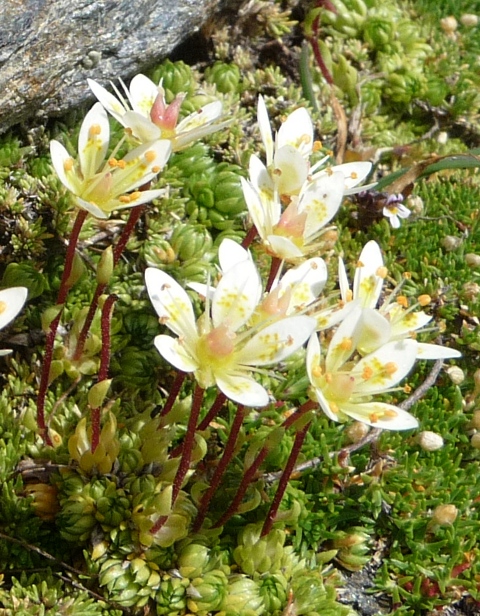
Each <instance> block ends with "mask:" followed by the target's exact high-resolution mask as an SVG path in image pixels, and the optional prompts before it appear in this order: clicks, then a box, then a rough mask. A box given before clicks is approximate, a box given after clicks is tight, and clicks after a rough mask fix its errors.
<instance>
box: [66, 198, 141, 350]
mask: <svg viewBox="0 0 480 616" xmlns="http://www.w3.org/2000/svg"><path fill="white" fill-rule="evenodd" d="M145 207H146V206H145V205H137V206H136V207H133V208H132V209H131V210H130V214H129V217H128V220H127V222H126V224H125V226H124V228H123V231H122V233H121V235H120V238H119V240H118V242H117V245H116V246H115V248H114V249H113V264H114V265H116V264H117V263H118V261H119V260H120V257H121V256H122V254H123V251H124V250H125V246H126V245H127V242H128V240H129V238H130V235H131V234H132V231H133V229H134V227H135V225H136V224H137V222H138V219H139V218H140V216H141V215H142V212H143V211H144V210H145ZM106 287H107V285H106V284H104V283H102V284H98V285H97V288H96V289H95V293H94V294H93V298H92V301H91V303H90V308H89V310H88V313H87V316H86V318H85V323H84V324H83V327H82V330H81V332H80V334H79V336H78V340H77V346H76V348H75V353H74V354H73V359H74V360H76V361H78V360H79V359H80V358H81V356H82V353H83V349H84V348H85V343H86V341H87V336H88V332H89V331H90V327H91V326H92V322H93V318H94V317H95V312H96V311H97V307H98V300H99V299H100V297H101V296H102V294H103V292H104V291H105V289H106Z"/></svg>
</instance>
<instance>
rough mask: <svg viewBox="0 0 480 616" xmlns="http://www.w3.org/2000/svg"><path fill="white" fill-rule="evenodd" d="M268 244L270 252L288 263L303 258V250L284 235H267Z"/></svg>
mask: <svg viewBox="0 0 480 616" xmlns="http://www.w3.org/2000/svg"><path fill="white" fill-rule="evenodd" d="M265 239H266V243H268V244H269V252H270V253H272V254H273V255H275V256H276V257H278V258H279V259H285V260H287V261H289V260H292V259H298V258H299V257H303V252H302V250H301V249H300V248H299V247H298V246H297V245H296V244H294V243H293V242H292V240H291V239H289V238H288V237H283V236H282V235H267V237H266V238H265Z"/></svg>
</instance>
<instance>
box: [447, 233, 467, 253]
mask: <svg viewBox="0 0 480 616" xmlns="http://www.w3.org/2000/svg"><path fill="white" fill-rule="evenodd" d="M462 242H463V240H462V238H461V237H456V236H455V235H446V236H445V237H444V238H443V239H442V246H443V247H444V248H445V250H446V251H447V252H453V251H454V250H457V248H459V247H460V246H461V245H462Z"/></svg>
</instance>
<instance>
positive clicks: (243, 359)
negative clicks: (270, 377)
mask: <svg viewBox="0 0 480 616" xmlns="http://www.w3.org/2000/svg"><path fill="white" fill-rule="evenodd" d="M315 325H316V321H315V319H312V318H310V317H305V316H293V317H286V318H284V319H281V320H280V321H276V322H275V323H272V325H268V326H267V327H265V328H263V329H262V330H260V331H259V332H258V333H257V334H255V336H254V337H253V338H252V339H251V340H249V341H248V342H247V344H246V345H245V346H244V347H243V349H241V350H240V351H238V353H237V355H236V359H237V362H238V363H239V364H243V365H246V366H266V365H268V364H272V363H275V362H278V361H281V360H282V359H285V358H286V357H288V356H289V355H291V354H292V353H294V352H295V351H296V350H297V349H298V348H300V347H301V346H302V344H303V343H304V342H305V341H306V340H307V338H308V337H309V336H310V335H311V334H312V332H313V330H314V329H315Z"/></svg>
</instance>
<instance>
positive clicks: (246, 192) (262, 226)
mask: <svg viewBox="0 0 480 616" xmlns="http://www.w3.org/2000/svg"><path fill="white" fill-rule="evenodd" d="M240 182H241V184H242V191H243V198H244V199H245V203H246V204H247V209H248V213H249V214H250V217H251V219H252V222H253V224H254V225H255V228H256V229H257V231H258V234H259V235H260V237H261V238H262V239H263V240H265V238H266V236H267V235H268V233H271V232H272V227H271V225H269V224H268V223H267V220H268V211H267V209H266V207H265V204H264V203H263V202H262V200H261V198H260V195H259V194H258V193H257V191H256V190H255V188H254V187H253V186H252V185H251V184H250V182H247V180H245V179H244V178H240Z"/></svg>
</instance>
